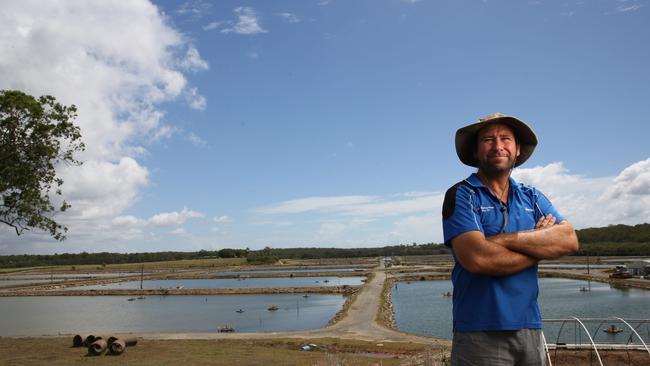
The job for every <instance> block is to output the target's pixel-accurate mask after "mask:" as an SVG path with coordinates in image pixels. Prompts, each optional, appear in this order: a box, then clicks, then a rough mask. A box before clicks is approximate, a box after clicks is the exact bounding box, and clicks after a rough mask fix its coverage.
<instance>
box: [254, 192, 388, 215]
mask: <svg viewBox="0 0 650 366" xmlns="http://www.w3.org/2000/svg"><path fill="white" fill-rule="evenodd" d="M375 199H376V198H374V197H371V196H340V197H309V198H301V199H296V200H289V201H285V202H281V203H278V204H275V205H272V206H269V207H262V208H258V209H256V210H255V211H256V212H258V213H262V214H287V213H289V214H291V213H302V212H309V211H339V210H342V209H344V208H346V207H350V206H354V205H359V204H366V203H369V202H372V201H373V200H375Z"/></svg>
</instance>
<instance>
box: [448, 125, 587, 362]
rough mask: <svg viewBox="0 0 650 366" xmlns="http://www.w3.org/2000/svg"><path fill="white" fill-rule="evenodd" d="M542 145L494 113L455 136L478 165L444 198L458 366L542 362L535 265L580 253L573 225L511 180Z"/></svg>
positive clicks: (464, 156)
mask: <svg viewBox="0 0 650 366" xmlns="http://www.w3.org/2000/svg"><path fill="white" fill-rule="evenodd" d="M535 146H537V137H536V136H535V133H534V132H533V130H532V129H531V128H530V127H529V126H528V125H526V123H524V122H523V121H521V120H519V119H517V118H515V117H512V116H506V115H503V114H501V113H495V114H492V115H490V116H487V117H485V118H482V119H480V120H479V121H478V122H476V123H472V124H470V125H468V126H465V127H463V128H460V129H459V130H458V131H456V153H457V154H458V157H459V158H460V160H461V161H462V162H463V163H464V164H466V165H469V166H472V167H476V168H478V171H477V172H476V173H473V174H472V175H470V176H469V177H468V178H467V179H465V180H463V181H461V182H459V183H457V184H455V185H454V186H452V187H451V188H449V190H447V193H446V194H445V200H444V203H443V209H442V217H443V221H442V222H443V231H444V239H445V245H446V246H448V247H450V248H451V249H452V253H453V256H454V260H455V266H454V269H453V272H452V282H453V284H454V294H453V303H454V305H453V315H454V322H453V324H454V338H453V345H452V352H451V361H452V365H491V366H492V365H544V364H545V361H546V359H545V356H544V350H543V341H542V337H543V335H542V333H541V328H542V319H541V314H540V311H539V305H538V304H537V293H538V291H539V288H538V284H537V263H538V262H539V261H540V260H542V259H554V258H559V257H562V256H564V255H567V254H570V253H574V252H576V251H577V250H578V239H577V237H576V234H575V231H574V230H573V227H572V226H571V224H569V222H568V221H566V220H565V219H564V217H563V216H562V215H561V214H560V213H558V212H557V210H556V209H555V207H553V205H552V204H551V202H550V201H549V200H548V199H547V198H546V197H545V196H544V194H542V192H540V191H539V190H537V189H535V188H534V187H531V186H529V185H526V184H522V183H519V182H517V181H515V180H514V179H512V178H511V177H510V173H511V172H512V169H514V168H515V167H517V166H519V165H521V164H523V163H524V162H525V161H526V160H527V159H528V158H529V157H530V156H531V154H532V153H533V150H534V149H535Z"/></svg>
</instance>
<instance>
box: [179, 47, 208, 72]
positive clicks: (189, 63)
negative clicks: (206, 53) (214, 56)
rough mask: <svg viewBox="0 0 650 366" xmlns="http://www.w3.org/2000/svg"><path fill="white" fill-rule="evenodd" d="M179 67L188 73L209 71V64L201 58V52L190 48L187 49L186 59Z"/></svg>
mask: <svg viewBox="0 0 650 366" xmlns="http://www.w3.org/2000/svg"><path fill="white" fill-rule="evenodd" d="M179 65H180V66H181V67H182V68H183V69H185V70H187V71H204V70H207V69H209V66H208V63H207V62H205V60H204V59H202V58H201V55H200V54H199V50H197V49H196V48H194V47H193V46H190V47H188V48H187V53H185V58H183V59H182V60H181V61H180V63H179Z"/></svg>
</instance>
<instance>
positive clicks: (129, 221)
mask: <svg viewBox="0 0 650 366" xmlns="http://www.w3.org/2000/svg"><path fill="white" fill-rule="evenodd" d="M112 223H113V225H116V226H123V227H129V226H142V225H146V224H147V222H146V221H144V220H141V219H139V218H137V217H135V216H132V215H126V216H118V217H116V218H114V219H113V220H112Z"/></svg>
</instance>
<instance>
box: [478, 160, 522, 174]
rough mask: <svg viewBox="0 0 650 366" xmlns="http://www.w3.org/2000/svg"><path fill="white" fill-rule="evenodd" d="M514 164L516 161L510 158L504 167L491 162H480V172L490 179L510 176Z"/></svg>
mask: <svg viewBox="0 0 650 366" xmlns="http://www.w3.org/2000/svg"><path fill="white" fill-rule="evenodd" d="M514 164H515V161H514V159H512V158H511V157H508V162H507V163H506V164H504V165H501V164H491V163H490V162H489V161H479V162H478V170H479V172H481V173H483V175H485V176H486V177H488V178H499V177H502V176H504V175H509V174H510V169H512V168H513V166H514Z"/></svg>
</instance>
